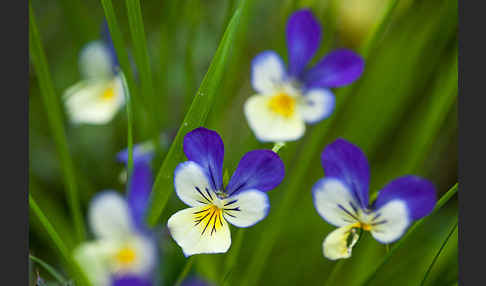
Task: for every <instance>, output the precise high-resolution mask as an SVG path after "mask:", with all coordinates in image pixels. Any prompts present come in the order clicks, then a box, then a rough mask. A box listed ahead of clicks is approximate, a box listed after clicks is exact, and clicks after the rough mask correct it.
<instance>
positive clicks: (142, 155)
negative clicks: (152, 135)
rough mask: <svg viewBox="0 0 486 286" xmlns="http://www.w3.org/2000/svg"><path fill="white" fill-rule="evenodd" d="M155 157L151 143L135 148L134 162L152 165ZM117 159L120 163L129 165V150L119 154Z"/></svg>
mask: <svg viewBox="0 0 486 286" xmlns="http://www.w3.org/2000/svg"><path fill="white" fill-rule="evenodd" d="M153 157H154V148H153V145H152V143H151V142H144V143H139V144H135V145H134V146H133V162H134V163H135V162H137V161H145V162H147V163H150V161H152V158H153ZM116 159H117V160H118V161H119V162H122V163H125V164H127V163H128V148H126V149H124V150H122V151H120V152H118V154H116Z"/></svg>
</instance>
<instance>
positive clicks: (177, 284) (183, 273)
mask: <svg viewBox="0 0 486 286" xmlns="http://www.w3.org/2000/svg"><path fill="white" fill-rule="evenodd" d="M194 259H195V256H191V257H189V258H188V259H187V261H186V264H185V265H184V268H183V269H182V271H181V273H180V274H179V277H177V280H176V282H175V283H174V286H180V285H181V284H182V282H184V279H186V277H187V274H189V271H191V268H192V264H193V263H194Z"/></svg>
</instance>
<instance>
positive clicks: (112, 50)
mask: <svg viewBox="0 0 486 286" xmlns="http://www.w3.org/2000/svg"><path fill="white" fill-rule="evenodd" d="M101 36H102V37H103V40H104V42H105V44H106V47H107V48H108V50H109V51H110V57H111V62H112V65H113V66H112V68H113V73H116V72H117V71H118V70H117V69H118V67H119V66H120V64H119V63H118V57H117V55H116V51H115V46H114V45H113V40H112V39H111V34H110V29H109V28H108V23H107V22H106V20H103V28H102V31H101Z"/></svg>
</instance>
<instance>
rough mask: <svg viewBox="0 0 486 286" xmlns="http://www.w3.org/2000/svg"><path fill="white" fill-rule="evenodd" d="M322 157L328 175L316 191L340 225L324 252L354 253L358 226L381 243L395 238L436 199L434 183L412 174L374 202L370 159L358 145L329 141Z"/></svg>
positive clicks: (320, 208)
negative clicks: (371, 198) (369, 195)
mask: <svg viewBox="0 0 486 286" xmlns="http://www.w3.org/2000/svg"><path fill="white" fill-rule="evenodd" d="M321 162H322V166H323V168H324V173H325V177H324V178H323V179H320V180H319V181H317V183H316V184H315V185H314V187H313V189H312V192H313V196H314V205H315V207H316V209H317V212H318V213H319V215H321V217H322V218H323V219H324V220H326V221H327V222H328V223H330V224H332V225H335V226H337V227H339V228H338V229H336V230H334V231H333V232H331V233H330V234H329V235H328V236H327V237H326V239H325V240H324V243H323V251H324V256H325V257H327V258H329V259H331V260H335V259H340V258H348V257H350V256H351V250H352V248H353V246H354V245H355V244H356V242H357V240H358V237H359V233H358V230H365V231H369V232H370V233H371V235H372V236H373V237H374V238H375V239H376V240H377V241H379V242H381V243H386V244H388V243H391V242H394V241H396V240H397V239H399V238H400V237H401V236H402V235H403V234H405V232H406V230H407V228H408V227H409V226H410V225H411V224H412V223H413V221H415V220H417V219H420V218H422V217H424V216H426V215H428V214H429V213H430V212H431V211H432V209H433V208H434V205H435V203H436V194H435V188H434V185H433V184H432V183H431V182H429V181H427V180H425V179H422V178H420V177H417V176H410V175H409V176H403V177H400V178H397V179H395V180H393V181H391V182H390V183H388V184H387V185H386V186H385V187H384V188H383V189H381V190H380V191H379V193H378V197H377V198H376V200H375V201H374V202H371V203H370V201H369V197H368V191H369V190H368V189H369V181H370V170H369V165H368V161H367V159H366V156H365V155H364V154H363V152H362V151H361V150H360V149H359V148H358V147H356V146H354V145H353V144H351V143H349V142H347V141H346V140H343V139H337V140H336V141H334V142H333V143H331V144H329V145H328V146H327V147H326V148H325V149H324V151H323V152H322V155H321Z"/></svg>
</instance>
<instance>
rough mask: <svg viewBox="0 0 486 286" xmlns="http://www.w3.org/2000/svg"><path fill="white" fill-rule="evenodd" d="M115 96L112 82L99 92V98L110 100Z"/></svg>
mask: <svg viewBox="0 0 486 286" xmlns="http://www.w3.org/2000/svg"><path fill="white" fill-rule="evenodd" d="M114 98H115V86H114V85H113V84H110V86H109V87H108V88H107V89H105V90H104V91H103V93H102V94H101V99H102V100H106V101H110V100H112V99H114Z"/></svg>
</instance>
